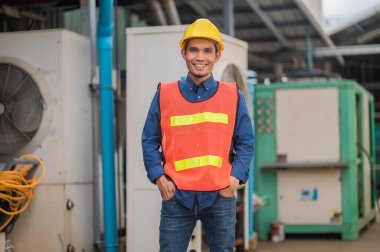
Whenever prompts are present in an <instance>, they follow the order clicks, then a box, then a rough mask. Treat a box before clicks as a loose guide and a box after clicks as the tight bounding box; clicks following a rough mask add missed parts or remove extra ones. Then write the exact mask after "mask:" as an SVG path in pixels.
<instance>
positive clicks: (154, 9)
mask: <svg viewBox="0 0 380 252" xmlns="http://www.w3.org/2000/svg"><path fill="white" fill-rule="evenodd" d="M145 4H146V6H148V8H149V10H150V11H151V13H152V15H153V19H154V25H167V24H168V23H167V21H166V18H165V14H164V11H163V10H162V7H161V4H160V3H159V2H158V1H157V0H145Z"/></svg>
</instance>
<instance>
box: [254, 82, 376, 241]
mask: <svg viewBox="0 0 380 252" xmlns="http://www.w3.org/2000/svg"><path fill="white" fill-rule="evenodd" d="M254 112H255V132H256V158H255V167H256V170H255V179H256V180H255V187H256V193H257V194H258V195H259V196H260V197H262V198H264V199H265V201H266V203H265V205H264V206H263V207H261V208H260V209H259V210H258V212H257V215H256V218H257V219H256V228H257V232H258V236H259V239H261V240H266V239H268V238H269V234H270V226H271V224H272V223H273V222H277V221H279V222H282V223H283V224H284V225H285V233H340V234H341V235H342V239H343V240H355V239H357V238H358V235H359V232H360V230H361V229H362V228H363V227H364V226H366V225H367V224H368V223H369V222H370V221H372V220H374V219H375V217H376V214H375V191H374V190H375V189H374V183H373V181H374V180H373V178H374V177H373V176H374V171H375V170H374V167H375V150H374V143H375V142H374V137H375V135H374V102H373V96H372V95H371V94H370V93H369V92H367V91H366V90H365V89H364V88H362V87H361V86H360V85H359V84H357V83H356V82H354V81H348V80H345V81H328V82H309V83H307V82H304V83H297V82H295V83H275V84H272V85H269V86H267V85H257V86H256V88H255V106H254Z"/></svg>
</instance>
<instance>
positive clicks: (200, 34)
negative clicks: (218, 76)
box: [179, 18, 224, 52]
mask: <svg viewBox="0 0 380 252" xmlns="http://www.w3.org/2000/svg"><path fill="white" fill-rule="evenodd" d="M191 38H206V39H211V40H213V41H215V42H216V43H217V44H218V45H217V46H218V51H219V52H223V49H224V45H223V42H222V38H221V36H220V32H219V30H218V28H217V27H216V26H215V25H214V24H213V23H211V21H210V20H208V19H206V18H199V19H197V20H195V21H194V23H192V24H191V25H189V27H187V29H186V31H185V33H184V34H183V37H182V39H181V40H180V41H179V46H180V47H181V49H183V48H184V46H185V40H187V39H191Z"/></svg>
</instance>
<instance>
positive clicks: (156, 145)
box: [141, 75, 254, 209]
mask: <svg viewBox="0 0 380 252" xmlns="http://www.w3.org/2000/svg"><path fill="white" fill-rule="evenodd" d="M179 87H180V90H181V93H182V95H183V96H185V98H186V99H187V100H189V101H192V102H197V101H204V100H207V99H208V98H210V97H211V96H212V95H213V94H214V93H215V92H216V90H217V87H218V82H217V81H216V80H214V78H213V76H212V75H211V76H210V78H208V79H207V80H206V81H204V82H203V83H201V84H200V85H199V86H198V87H197V86H196V85H195V83H194V81H193V80H192V79H191V78H190V76H189V75H187V78H186V79H185V80H180V81H179ZM159 95H160V94H159V90H157V92H156V94H155V95H154V98H153V101H152V103H151V105H150V109H149V112H148V115H147V118H146V121H145V125H144V129H143V132H142V136H141V140H142V148H143V155H144V164H145V169H146V171H147V175H148V178H149V179H150V181H151V182H152V183H155V181H156V179H158V178H159V177H161V176H162V175H164V174H165V170H164V168H163V166H162V165H161V160H162V159H161V153H160V147H161V138H162V133H161V126H160V119H161V115H160V107H159ZM232 148H233V149H235V151H236V155H235V158H234V161H233V164H232V171H231V176H234V177H236V178H238V179H239V180H240V183H246V182H247V179H248V170H249V164H250V162H251V159H252V156H253V152H254V134H253V128H252V122H251V118H250V116H249V113H248V110H247V107H246V104H245V100H244V96H243V94H242V93H241V92H240V91H239V96H238V107H237V114H236V121H235V128H234V135H233V141H232V145H231V150H232ZM217 195H218V191H213V192H199V191H184V190H179V189H177V190H176V194H175V197H176V200H178V202H179V203H180V204H181V205H183V206H184V207H186V208H190V209H192V208H193V207H194V206H195V205H197V206H198V207H199V208H201V209H202V208H206V207H209V206H211V205H212V204H213V203H214V201H215V199H216V197H217Z"/></svg>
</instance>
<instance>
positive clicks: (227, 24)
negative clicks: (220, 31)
mask: <svg viewBox="0 0 380 252" xmlns="http://www.w3.org/2000/svg"><path fill="white" fill-rule="evenodd" d="M223 16H224V31H225V33H226V34H228V35H230V36H235V25H234V0H224V9H223Z"/></svg>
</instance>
